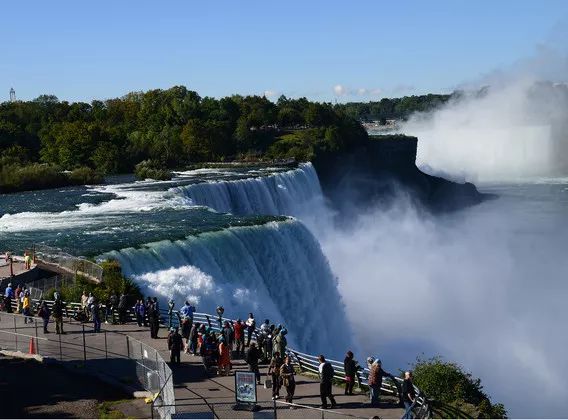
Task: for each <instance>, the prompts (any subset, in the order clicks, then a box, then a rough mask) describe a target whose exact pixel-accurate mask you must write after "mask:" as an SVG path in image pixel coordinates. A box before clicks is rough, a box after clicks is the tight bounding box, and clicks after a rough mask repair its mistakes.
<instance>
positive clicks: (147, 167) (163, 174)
mask: <svg viewBox="0 0 568 420" xmlns="http://www.w3.org/2000/svg"><path fill="white" fill-rule="evenodd" d="M134 174H135V175H136V178H138V179H142V180H144V179H148V178H149V179H155V180H158V181H168V180H170V179H172V173H171V172H170V171H168V170H167V169H162V168H159V167H158V166H157V165H156V164H155V163H154V162H152V161H151V160H144V161H142V162H140V163H139V164H137V165H136V167H135V168H134Z"/></svg>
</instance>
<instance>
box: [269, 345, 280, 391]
mask: <svg viewBox="0 0 568 420" xmlns="http://www.w3.org/2000/svg"><path fill="white" fill-rule="evenodd" d="M282 363H283V362H282V358H281V357H280V353H278V352H276V353H274V356H273V357H272V360H271V361H270V365H269V366H268V374H269V375H272V399H273V400H277V399H278V398H280V387H281V386H282V382H281V379H280V368H281V367H282Z"/></svg>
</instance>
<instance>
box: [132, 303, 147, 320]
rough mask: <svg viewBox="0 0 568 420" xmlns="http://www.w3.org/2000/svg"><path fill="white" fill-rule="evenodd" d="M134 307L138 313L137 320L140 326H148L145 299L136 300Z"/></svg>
mask: <svg viewBox="0 0 568 420" xmlns="http://www.w3.org/2000/svg"><path fill="white" fill-rule="evenodd" d="M132 309H133V310H134V314H135V315H136V322H137V323H138V326H139V327H141V326H142V325H144V326H146V305H144V301H143V300H142V299H138V300H137V301H136V305H134V307H133V308H132Z"/></svg>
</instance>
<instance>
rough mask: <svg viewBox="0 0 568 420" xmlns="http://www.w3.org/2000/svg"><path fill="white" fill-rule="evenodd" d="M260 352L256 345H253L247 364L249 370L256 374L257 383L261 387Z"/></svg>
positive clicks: (251, 345) (250, 348)
mask: <svg viewBox="0 0 568 420" xmlns="http://www.w3.org/2000/svg"><path fill="white" fill-rule="evenodd" d="M260 356H261V355H260V350H259V349H257V348H256V343H251V344H250V347H249V350H248V353H247V357H246V362H247V364H248V366H249V370H250V371H251V372H254V373H255V376H256V381H257V383H258V384H259V385H260V371H259V370H258V360H259V359H260Z"/></svg>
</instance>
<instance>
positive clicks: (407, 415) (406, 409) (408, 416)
mask: <svg viewBox="0 0 568 420" xmlns="http://www.w3.org/2000/svg"><path fill="white" fill-rule="evenodd" d="M410 407H412V403H411V402H410V401H404V416H402V418H403V419H411V418H412V411H411V410H410Z"/></svg>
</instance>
